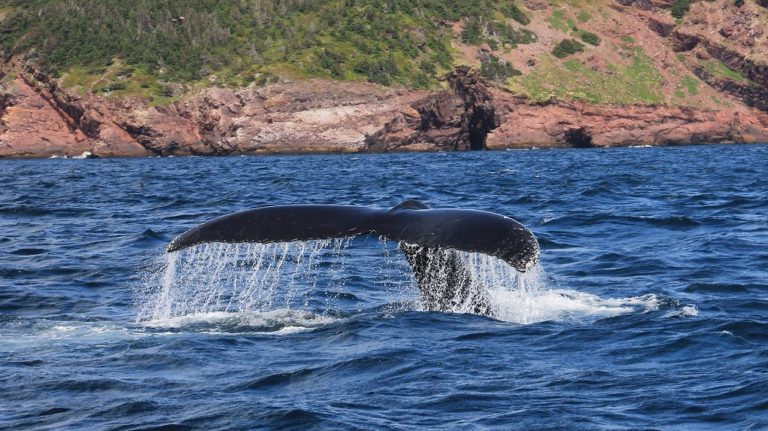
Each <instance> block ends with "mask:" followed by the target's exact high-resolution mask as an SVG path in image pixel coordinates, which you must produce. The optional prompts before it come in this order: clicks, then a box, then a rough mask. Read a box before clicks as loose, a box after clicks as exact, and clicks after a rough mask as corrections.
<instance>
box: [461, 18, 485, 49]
mask: <svg viewBox="0 0 768 431" xmlns="http://www.w3.org/2000/svg"><path fill="white" fill-rule="evenodd" d="M461 40H462V42H464V43H471V44H479V43H481V42H482V41H483V27H482V25H481V24H480V20H479V19H477V18H472V19H468V20H467V24H466V26H465V27H464V30H463V31H462V32H461Z"/></svg>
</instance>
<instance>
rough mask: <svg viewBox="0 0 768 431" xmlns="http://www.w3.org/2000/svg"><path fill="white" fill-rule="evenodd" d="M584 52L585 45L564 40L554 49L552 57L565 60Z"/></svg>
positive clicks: (572, 40) (575, 41)
mask: <svg viewBox="0 0 768 431" xmlns="http://www.w3.org/2000/svg"><path fill="white" fill-rule="evenodd" d="M581 51H584V44H583V43H581V42H579V41H578V40H574V39H564V40H561V41H560V43H558V44H557V45H555V47H554V48H553V49H552V55H554V56H555V57H557V58H565V57H568V56H569V55H571V54H576V53H577V52H581Z"/></svg>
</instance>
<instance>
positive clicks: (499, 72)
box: [480, 55, 522, 83]
mask: <svg viewBox="0 0 768 431" xmlns="http://www.w3.org/2000/svg"><path fill="white" fill-rule="evenodd" d="M480 75H482V76H483V77H484V78H486V79H490V80H491V81H497V82H502V83H503V82H505V81H506V80H507V78H510V77H513V76H519V75H522V72H520V71H519V70H517V69H515V68H514V67H513V66H512V65H511V64H509V63H508V62H506V61H504V60H500V59H499V58H498V57H495V56H493V55H491V56H489V57H488V58H486V59H483V61H482V63H481V66H480Z"/></svg>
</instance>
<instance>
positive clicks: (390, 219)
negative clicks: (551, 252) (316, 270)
mask: <svg viewBox="0 0 768 431" xmlns="http://www.w3.org/2000/svg"><path fill="white" fill-rule="evenodd" d="M363 234H376V235H380V236H383V237H385V238H387V239H390V240H394V241H398V242H399V243H400V249H401V250H402V251H403V253H404V254H405V256H406V259H407V260H408V264H409V265H410V267H411V269H412V270H413V272H414V275H415V277H416V282H417V283H418V285H419V288H420V290H421V292H422V300H423V302H424V304H425V306H426V307H427V308H428V309H431V310H437V311H450V310H455V309H457V306H459V307H461V308H463V309H466V310H467V311H470V312H473V313H476V314H483V315H492V310H491V307H490V303H489V301H488V299H487V297H486V293H485V289H483V288H481V287H479V286H473V283H472V279H471V276H470V271H468V270H467V268H465V266H464V265H463V264H462V262H461V259H460V257H459V255H458V253H457V251H456V250H460V251H466V252H479V253H484V254H487V255H491V256H495V257H498V258H500V259H502V260H504V261H506V262H507V263H509V264H510V265H512V266H513V267H514V268H515V269H517V270H518V271H520V272H525V271H527V270H528V269H530V268H531V267H532V266H533V265H534V264H535V263H536V262H537V260H538V258H539V244H538V242H537V241H536V237H534V236H533V234H532V233H531V232H530V231H529V230H528V229H526V228H525V227H524V226H523V225H521V224H520V223H518V222H517V221H515V220H513V219H511V218H509V217H505V216H502V215H499V214H494V213H490V212H485V211H476V210H460V209H430V208H429V207H428V206H427V205H425V204H423V203H422V202H419V201H416V200H407V201H404V202H402V203H401V204H399V205H397V206H395V207H393V208H392V209H389V210H385V209H376V208H366V207H355V206H340V205H290V206H273V207H264V208H257V209H252V210H246V211H240V212H236V213H233V214H228V215H225V216H222V217H219V218H216V219H213V220H211V221H209V222H206V223H203V224H201V225H199V226H197V227H195V228H192V229H190V230H188V231H186V232H184V233H182V234H181V235H179V236H178V237H176V238H175V239H174V240H173V241H172V242H171V243H170V244H169V245H168V252H173V251H178V250H182V249H184V248H187V247H191V246H193V245H196V244H201V243H210V242H223V243H242V242H255V243H273V242H289V241H307V240H321V239H330V238H339V237H351V236H356V235H363ZM467 306H468V307H470V308H469V309H467Z"/></svg>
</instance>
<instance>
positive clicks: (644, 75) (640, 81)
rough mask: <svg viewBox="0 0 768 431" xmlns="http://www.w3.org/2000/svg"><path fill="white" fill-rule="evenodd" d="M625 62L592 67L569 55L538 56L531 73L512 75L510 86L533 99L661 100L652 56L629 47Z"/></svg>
mask: <svg viewBox="0 0 768 431" xmlns="http://www.w3.org/2000/svg"><path fill="white" fill-rule="evenodd" d="M627 54H628V55H629V56H630V57H629V59H628V62H627V63H626V64H623V65H622V64H617V65H609V66H608V67H607V70H604V71H601V70H595V69H593V68H591V67H587V66H585V65H584V64H582V63H581V61H580V60H578V59H576V58H573V59H570V60H567V61H565V62H562V63H561V62H560V61H557V60H555V59H554V58H552V57H549V56H546V55H545V56H542V57H541V58H540V60H539V61H538V67H537V68H536V69H534V70H533V71H532V72H531V73H529V74H527V75H525V76H521V77H518V78H513V81H514V82H513V89H515V90H518V91H520V92H522V93H524V94H527V95H528V96H529V97H531V98H532V99H533V100H536V101H547V100H550V99H552V98H558V99H581V100H586V101H588V102H592V103H610V104H617V105H630V104H662V103H664V93H663V78H662V76H661V74H660V73H659V71H658V70H656V68H655V67H654V64H653V60H652V59H651V58H650V57H648V55H646V54H645V53H644V52H643V51H642V49H640V48H639V47H632V48H631V49H630V50H629V51H628V53H627Z"/></svg>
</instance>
